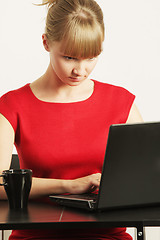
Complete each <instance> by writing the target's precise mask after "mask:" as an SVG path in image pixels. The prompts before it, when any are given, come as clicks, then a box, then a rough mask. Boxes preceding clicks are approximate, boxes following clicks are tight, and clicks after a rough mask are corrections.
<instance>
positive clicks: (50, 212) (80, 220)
mask: <svg viewBox="0 0 160 240" xmlns="http://www.w3.org/2000/svg"><path fill="white" fill-rule="evenodd" d="M142 225H143V226H160V206H158V207H142V208H132V209H123V210H122V209H121V210H108V211H104V212H98V213H90V212H86V211H84V210H78V209H73V208H67V207H60V206H58V205H54V204H52V203H46V202H35V201H34V202H29V205H28V209H27V210H26V211H10V210H9V208H8V203H7V201H0V229H4V230H6V229H38V228H41V229H47V228H53V227H56V228H57V227H59V228H65V227H66V228H70V227H71V228H74V227H75V228H77V227H78V228H83V227H87V228H88V227H91V228H94V227H95V226H96V227H138V226H142Z"/></svg>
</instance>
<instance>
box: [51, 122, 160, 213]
mask: <svg viewBox="0 0 160 240" xmlns="http://www.w3.org/2000/svg"><path fill="white" fill-rule="evenodd" d="M88 195H89V196H88ZM50 199H52V200H53V201H56V202H58V203H60V204H62V205H65V206H70V207H77V208H84V209H88V210H105V209H112V208H125V207H134V206H142V205H157V204H160V122H154V123H138V124H120V125H111V126H110V129H109V135H108V142H107V147H106V154H105V159H104V165H103V171H102V178H101V183H100V188H99V193H98V194H93V193H91V194H80V195H52V196H50Z"/></svg>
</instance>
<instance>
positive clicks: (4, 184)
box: [0, 175, 7, 186]
mask: <svg viewBox="0 0 160 240" xmlns="http://www.w3.org/2000/svg"><path fill="white" fill-rule="evenodd" d="M3 176H4V175H0V177H3ZM6 185H7V183H6V182H5V183H0V186H6Z"/></svg>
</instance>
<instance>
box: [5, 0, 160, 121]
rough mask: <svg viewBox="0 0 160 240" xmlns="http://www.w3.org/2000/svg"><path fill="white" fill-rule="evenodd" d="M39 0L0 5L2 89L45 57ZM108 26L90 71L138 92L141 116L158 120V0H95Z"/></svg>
mask: <svg viewBox="0 0 160 240" xmlns="http://www.w3.org/2000/svg"><path fill="white" fill-rule="evenodd" d="M33 3H40V1H39V0H14V1H13V0H5V1H1V5H0V95H2V94H3V93H5V92H6V91H8V90H10V89H15V88H18V87H20V86H23V85H24V84H26V83H28V82H32V81H34V80H35V79H36V78H38V77H39V76H40V75H41V74H43V73H44V72H45V70H46V68H47V66H48V63H49V56H48V53H47V52H45V50H44V48H43V46H42V40H41V35H42V33H43V32H44V26H45V16H46V12H47V9H46V7H44V6H43V7H38V6H34V5H33ZM98 3H99V4H100V6H101V7H102V9H103V12H104V17H105V26H106V39H105V42H104V51H103V54H102V55H101V57H100V59H99V62H98V64H97V66H96V68H95V70H94V71H93V73H92V75H91V77H92V78H95V79H97V80H100V81H103V82H108V83H112V84H116V85H121V86H124V87H126V88H127V89H128V90H129V91H131V92H132V93H134V94H135V95H136V104H137V106H138V108H139V110H140V112H141V114H142V117H143V119H144V121H159V120H160V111H159V105H160V94H159V89H160V1H159V0H98Z"/></svg>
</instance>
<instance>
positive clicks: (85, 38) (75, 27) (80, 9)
mask: <svg viewBox="0 0 160 240" xmlns="http://www.w3.org/2000/svg"><path fill="white" fill-rule="evenodd" d="M45 4H48V14H47V18H46V28H45V33H46V36H47V38H48V39H49V40H51V41H62V43H63V44H62V46H63V52H64V54H66V55H67V56H70V57H76V58H93V57H96V56H98V55H99V54H100V53H101V51H102V42H103V41H104V22H103V13H102V10H101V8H100V7H99V5H98V4H97V3H96V2H95V1H94V0H44V1H43V4H42V5H45Z"/></svg>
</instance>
